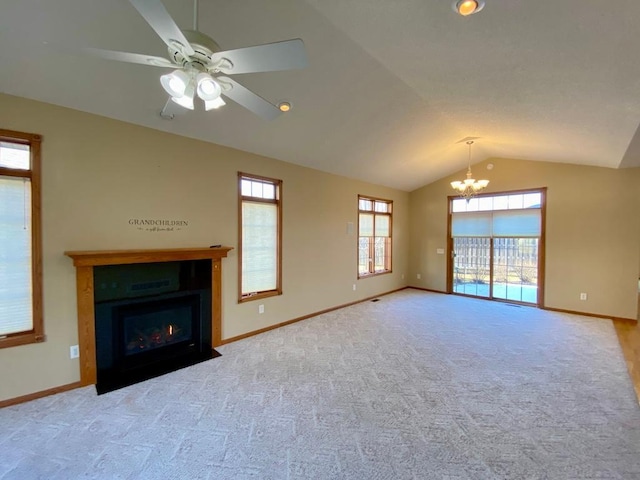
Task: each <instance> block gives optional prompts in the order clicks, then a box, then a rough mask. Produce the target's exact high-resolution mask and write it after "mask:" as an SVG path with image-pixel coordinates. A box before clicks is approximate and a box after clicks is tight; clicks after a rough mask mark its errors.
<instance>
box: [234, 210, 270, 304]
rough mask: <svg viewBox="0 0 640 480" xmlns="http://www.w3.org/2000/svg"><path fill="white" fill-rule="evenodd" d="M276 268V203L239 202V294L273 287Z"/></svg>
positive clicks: (267, 289) (262, 290)
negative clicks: (240, 268)
mask: <svg viewBox="0 0 640 480" xmlns="http://www.w3.org/2000/svg"><path fill="white" fill-rule="evenodd" d="M277 272H278V207H277V205H275V204H271V203H259V202H250V201H247V200H245V201H243V202H242V287H241V288H242V292H241V294H242V295H248V294H251V293H255V292H264V291H269V290H275V289H276V288H277Z"/></svg>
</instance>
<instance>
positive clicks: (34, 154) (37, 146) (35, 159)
mask: <svg viewBox="0 0 640 480" xmlns="http://www.w3.org/2000/svg"><path fill="white" fill-rule="evenodd" d="M0 141H3V142H7V143H16V144H21V145H29V156H30V163H31V165H30V169H29V170H21V169H15V168H8V167H2V166H0V175H2V176H10V177H21V178H28V179H29V180H30V181H31V255H32V257H31V277H32V296H31V302H32V309H33V310H32V315H33V329H31V330H27V331H24V332H16V333H10V334H8V335H5V336H3V337H1V338H0V348H8V347H15V346H18V345H26V344H29V343H41V342H44V341H45V335H44V321H43V308H42V229H41V225H42V218H41V215H42V209H41V153H42V152H41V144H42V136H41V135H37V134H34V133H24V132H16V131H13V130H3V129H0Z"/></svg>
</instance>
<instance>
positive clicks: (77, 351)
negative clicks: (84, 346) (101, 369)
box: [69, 345, 80, 358]
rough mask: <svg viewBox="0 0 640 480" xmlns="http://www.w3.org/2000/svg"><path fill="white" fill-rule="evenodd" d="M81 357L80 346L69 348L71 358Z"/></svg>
mask: <svg viewBox="0 0 640 480" xmlns="http://www.w3.org/2000/svg"><path fill="white" fill-rule="evenodd" d="M79 356H80V348H79V347H78V345H71V346H70V347H69V358H78V357H79Z"/></svg>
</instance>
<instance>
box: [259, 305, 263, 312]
mask: <svg viewBox="0 0 640 480" xmlns="http://www.w3.org/2000/svg"><path fill="white" fill-rule="evenodd" d="M258 313H264V305H262V304H260V305H258Z"/></svg>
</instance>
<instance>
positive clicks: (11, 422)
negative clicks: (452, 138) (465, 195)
mask: <svg viewBox="0 0 640 480" xmlns="http://www.w3.org/2000/svg"><path fill="white" fill-rule="evenodd" d="M283 320H285V319H283ZM230 321H233V320H230ZM220 352H221V353H222V355H223V356H222V357H220V358H216V359H213V360H211V361H208V362H204V363H201V364H198V365H195V366H193V367H189V368H187V369H184V370H181V371H178V372H175V373H172V374H169V375H166V376H163V377H159V378H156V379H153V380H149V381H147V382H144V383H140V384H137V385H134V386H131V387H127V388H125V389H122V390H118V391H115V392H111V393H108V394H105V395H102V396H99V397H98V396H96V394H95V392H94V390H93V388H84V389H79V390H75V391H71V392H67V393H63V394H59V395H56V396H52V397H48V398H43V399H40V400H36V401H33V402H29V403H25V404H21V405H17V406H13V407H8V408H5V409H2V410H0V478H2V479H3V480H8V479H12V480H13V479H18V480H28V479H36V478H42V479H47V480H50V479H64V480H68V479H76V478H87V479H138V478H140V479H185V480H186V479H189V480H191V479H212V480H213V479H216V480H221V479H234V480H236V479H245V478H256V479H258V478H259V479H313V478H316V479H331V478H335V479H394V480H395V479H474V480H477V479H554V480H556V479H595V478H598V479H637V478H640V409H639V408H638V404H637V403H636V399H635V394H634V391H633V388H632V386H631V383H630V381H629V377H628V374H627V371H626V366H625V363H624V360H623V357H622V354H621V351H620V347H619V345H618V342H617V339H616V335H615V332H614V329H613V326H612V324H611V322H610V321H607V320H600V319H592V318H586V317H580V316H572V315H566V314H559V313H552V312H546V311H540V310H537V309H534V308H528V307H515V306H510V305H507V304H501V303H495V302H487V301H481V300H475V299H470V298H463V297H456V296H447V295H439V294H431V293H426V292H420V291H415V290H404V291H402V292H398V293H395V294H393V295H388V296H384V297H381V298H380V301H378V302H375V303H374V302H366V303H362V304H359V305H355V306H352V307H349V308H345V309H342V310H338V311H335V312H331V313H328V314H325V315H321V316H318V317H315V318H312V319H309V320H305V321H303V322H299V323H297V324H293V325H290V326H287V327H285V328H281V329H278V330H274V331H270V332H267V333H264V334H262V335H258V336H255V337H251V338H248V339H245V340H242V341H239V342H235V343H232V344H229V345H225V346H223V347H222V348H220Z"/></svg>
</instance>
